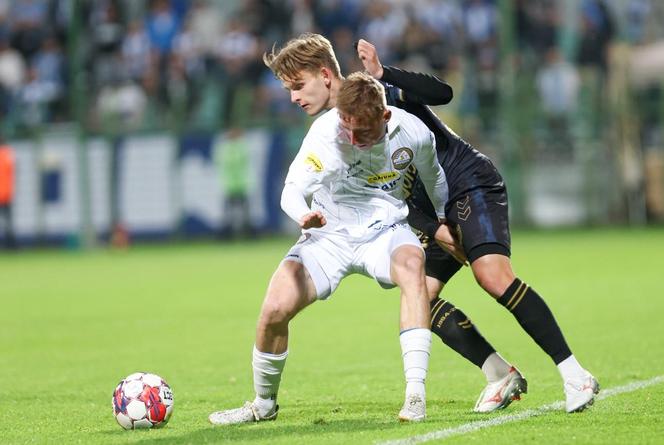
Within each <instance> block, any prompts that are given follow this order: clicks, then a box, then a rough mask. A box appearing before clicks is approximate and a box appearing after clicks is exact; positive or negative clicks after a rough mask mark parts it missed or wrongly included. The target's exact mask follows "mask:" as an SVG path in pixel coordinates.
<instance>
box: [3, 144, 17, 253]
mask: <svg viewBox="0 0 664 445" xmlns="http://www.w3.org/2000/svg"><path fill="white" fill-rule="evenodd" d="M14 164H15V159H14V150H13V149H12V147H11V146H10V145H9V144H7V143H6V141H5V140H4V138H3V137H2V135H0V216H1V217H2V222H3V225H4V236H3V241H4V245H5V247H6V248H8V249H12V248H14V247H16V241H15V239H14V230H13V226H12V206H13V203H14V170H15V165H14Z"/></svg>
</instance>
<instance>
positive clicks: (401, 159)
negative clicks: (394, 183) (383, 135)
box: [392, 147, 413, 170]
mask: <svg viewBox="0 0 664 445" xmlns="http://www.w3.org/2000/svg"><path fill="white" fill-rule="evenodd" d="M412 160H413V150H411V149H410V148H408V147H401V148H399V149H397V150H396V151H395V152H394V153H392V165H394V168H396V169H397V170H403V169H404V168H406V167H408V166H409V165H410V162H411V161H412Z"/></svg>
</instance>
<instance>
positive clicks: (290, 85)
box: [282, 68, 332, 116]
mask: <svg viewBox="0 0 664 445" xmlns="http://www.w3.org/2000/svg"><path fill="white" fill-rule="evenodd" d="M329 76H330V73H329V70H328V69H327V68H321V70H320V71H318V72H309V71H301V72H300V73H299V75H298V76H297V77H295V78H292V79H283V81H282V83H283V85H284V88H286V89H287V90H288V91H290V98H291V102H293V103H294V104H297V105H299V106H300V107H301V108H302V109H303V110H304V112H305V113H307V114H308V115H309V116H314V115H316V114H318V113H320V112H321V111H323V110H326V109H329V108H332V105H331V104H330V97H331V95H330V85H331V78H330V77H329Z"/></svg>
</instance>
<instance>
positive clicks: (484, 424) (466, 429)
mask: <svg viewBox="0 0 664 445" xmlns="http://www.w3.org/2000/svg"><path fill="white" fill-rule="evenodd" d="M662 382H664V375H660V376H657V377H653V378H651V379H649V380H640V381H636V382H632V383H628V384H627V385H623V386H616V387H614V388H609V389H606V390H602V391H601V392H600V393H599V394H598V395H597V397H595V400H602V399H606V398H608V397H613V396H617V395H618V394H623V393H627V392H632V391H637V390H639V389H643V388H647V387H648V386H652V385H656V384H658V383H662ZM563 405H564V404H563V402H554V403H550V404H548V405H544V406H540V407H539V408H534V409H528V410H526V411H522V412H520V413H516V414H507V415H504V416H499V417H494V418H493V419H489V420H478V421H476V422H470V423H464V424H463V425H459V426H455V427H453V428H446V429H444V430H439V431H432V432H430V433H426V434H421V435H419V436H412V437H407V438H405V439H396V440H388V441H386V442H378V443H377V445H415V444H418V443H424V442H429V441H431V440H441V439H447V438H448V437H451V436H459V435H462V434H468V433H472V432H475V431H477V430H481V429H484V428H491V427H494V426H498V425H503V424H505V423H511V422H519V421H521V420H525V419H528V418H530V417H536V416H540V415H542V414H546V413H547V412H549V411H554V410H559V409H562V408H563Z"/></svg>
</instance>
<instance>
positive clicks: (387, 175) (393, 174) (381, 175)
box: [367, 172, 399, 184]
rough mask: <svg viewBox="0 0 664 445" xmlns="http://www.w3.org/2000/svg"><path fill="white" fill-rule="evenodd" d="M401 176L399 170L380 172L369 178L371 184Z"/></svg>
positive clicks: (381, 182)
mask: <svg viewBox="0 0 664 445" xmlns="http://www.w3.org/2000/svg"><path fill="white" fill-rule="evenodd" d="M398 177H399V174H398V173H397V172H385V173H378V174H377V175H371V176H369V177H368V178H367V182H368V183H369V184H383V183H386V182H390V181H392V180H393V179H396V178H398Z"/></svg>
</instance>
